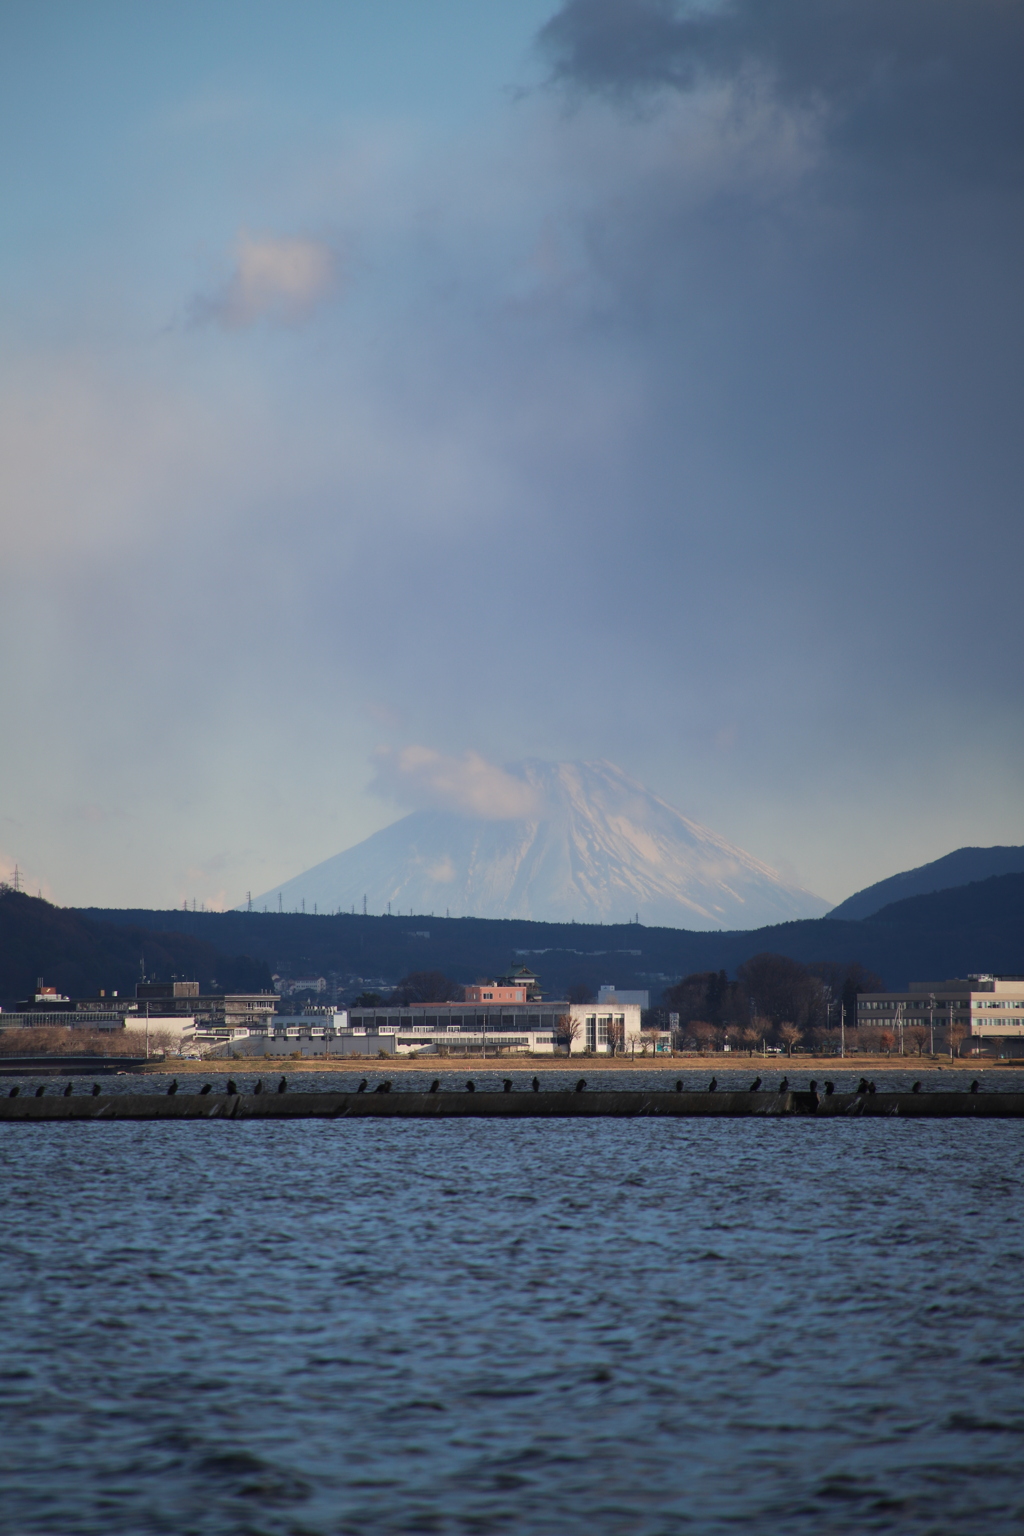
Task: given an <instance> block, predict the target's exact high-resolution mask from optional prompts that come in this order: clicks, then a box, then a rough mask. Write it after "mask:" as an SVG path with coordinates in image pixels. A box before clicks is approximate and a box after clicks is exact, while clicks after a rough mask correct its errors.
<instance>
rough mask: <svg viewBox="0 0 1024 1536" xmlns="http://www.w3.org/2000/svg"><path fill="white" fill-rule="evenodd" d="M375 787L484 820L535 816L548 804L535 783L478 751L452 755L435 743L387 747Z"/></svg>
mask: <svg viewBox="0 0 1024 1536" xmlns="http://www.w3.org/2000/svg"><path fill="white" fill-rule="evenodd" d="M372 788H373V790H374V792H375V793H377V794H380V795H384V796H386V797H387V798H389V799H393V800H399V801H401V802H402V803H403V804H405V805H413V806H415V807H417V809H431V810H442V811H458V812H459V813H460V814H461V815H464V816H478V817H480V819H481V820H483V821H514V820H517V819H519V818H520V817H525V818H532V817H536V816H539V815H540V813H541V810H542V801H541V797H540V796H539V794H538V792H537V791H536V790H535V789H534V788H533V787H532V786H531V785H529V784H526V783H524V781H523V780H522V779H519V778H516V777H515V776H514V775H513V774H511V773H508V772H507V771H506V770H505V769H504V768H499V767H498V765H497V764H496V763H489V762H488V761H487V760H486V758H483V757H481V756H480V754H479V753H478V752H465V753H464V754H463V755H462V756H461V757H446V756H444V754H443V753H441V752H435V751H434V750H433V748H431V747H420V746H410V747H403V748H402V749H401V750H400V751H397V752H396V751H392V750H391V749H390V748H386V747H385V748H381V749H380V751H379V752H378V753H377V772H376V777H375V779H374V782H373V785H372Z"/></svg>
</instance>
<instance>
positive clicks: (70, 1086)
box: [64, 1083, 974, 1099]
mask: <svg viewBox="0 0 1024 1536" xmlns="http://www.w3.org/2000/svg"><path fill="white" fill-rule="evenodd" d="M74 1091H75V1085H74V1083H68V1085H67V1087H66V1088H65V1089H64V1097H65V1098H66V1099H70V1097H71V1095H72V1094H73V1093H74ZM971 1092H972V1093H973V1092H974V1090H973V1089H972V1090H971Z"/></svg>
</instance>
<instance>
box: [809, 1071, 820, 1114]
mask: <svg viewBox="0 0 1024 1536" xmlns="http://www.w3.org/2000/svg"><path fill="white" fill-rule="evenodd" d="M807 1092H808V1093H809V1094H810V1096H811V1103H812V1104H813V1106H814V1108H815V1109H817V1107H818V1105H819V1104H820V1103H821V1100H820V1099H819V1098H818V1085H817V1083H816V1082H815V1080H814V1078H813V1077H812V1078H811V1080H810V1082H809V1083H808V1084H807Z"/></svg>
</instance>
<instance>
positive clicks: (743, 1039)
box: [662, 953, 885, 1051]
mask: <svg viewBox="0 0 1024 1536" xmlns="http://www.w3.org/2000/svg"><path fill="white" fill-rule="evenodd" d="M884 987H885V984H884V982H883V981H882V979H881V977H880V976H876V975H875V974H874V973H873V972H871V971H868V970H866V969H865V968H864V966H862V965H860V964H858V963H857V962H854V963H852V964H842V963H838V962H833V961H820V962H816V963H814V964H811V965H802V964H801V963H800V961H799V960H791V959H789V957H788V956H787V955H775V954H771V953H764V954H760V955H754V956H752V957H751V959H749V960H745V961H744V962H743V964H742V965H741V966H739V967H738V968H737V971H736V977H735V980H730V978H729V977H728V976H727V975H726V973H725V971H696V972H694V973H693V974H692V975H690V976H684V977H683V978H682V979H681V980H680V981H677V982H676V983H675V985H674V986H672V987H668V988H667V989H666V991H665V992H664V994H663V997H662V1002H663V1004H664V1011H665V1012H666V1013H667V1014H668V1015H669V1016H671V1015H673V1014H675V1015H678V1024H676V1025H675V1033H676V1037H677V1041H678V1043H679V1044H680V1045H681V1046H683V1047H684V1048H686V1046H687V1045H688V1044H689V1045H690V1046H691V1048H692V1047H694V1046H695V1047H696V1048H697V1049H699V1050H708V1049H715V1048H718V1049H721V1048H722V1047H723V1046H725V1045H729V1046H730V1047H731V1048H732V1049H737V1048H738V1049H742V1050H753V1049H755V1048H756V1047H758V1046H760V1045H761V1043H762V1042H764V1043H765V1044H767V1045H779V1046H782V1047H783V1048H784V1049H785V1050H787V1051H792V1050H793V1047H794V1046H796V1045H801V1044H809V1045H813V1046H814V1047H815V1048H816V1049H819V1050H824V1051H828V1050H831V1049H834V1048H836V1047H837V1046H838V1043H839V1039H840V1033H841V1024H842V1019H843V1014H844V1010H845V1019H846V1026H847V1028H850V1027H853V1026H855V1025H856V1023H857V997H858V994H859V993H861V992H881V991H884ZM666 1022H667V1021H666ZM673 1023H674V1021H673Z"/></svg>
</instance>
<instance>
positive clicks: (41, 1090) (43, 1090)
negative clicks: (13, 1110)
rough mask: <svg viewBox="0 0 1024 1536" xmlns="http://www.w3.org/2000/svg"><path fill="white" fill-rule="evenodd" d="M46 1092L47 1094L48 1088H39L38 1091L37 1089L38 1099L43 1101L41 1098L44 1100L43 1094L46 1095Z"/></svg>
mask: <svg viewBox="0 0 1024 1536" xmlns="http://www.w3.org/2000/svg"><path fill="white" fill-rule="evenodd" d="M45 1092H46V1088H45V1087H39V1088H37V1089H36V1098H37V1099H41V1098H42V1096H43V1094H44V1093H45Z"/></svg>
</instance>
